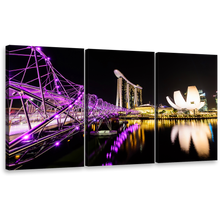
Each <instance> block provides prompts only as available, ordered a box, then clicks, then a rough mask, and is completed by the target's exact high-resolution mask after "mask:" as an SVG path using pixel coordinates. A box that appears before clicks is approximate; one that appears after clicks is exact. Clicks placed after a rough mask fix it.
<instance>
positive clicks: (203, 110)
mask: <svg viewBox="0 0 220 220" xmlns="http://www.w3.org/2000/svg"><path fill="white" fill-rule="evenodd" d="M198 92H199V96H200V101H201V102H205V104H204V106H203V107H202V108H200V109H199V111H200V112H206V111H208V103H207V99H206V94H205V93H204V92H203V90H198Z"/></svg>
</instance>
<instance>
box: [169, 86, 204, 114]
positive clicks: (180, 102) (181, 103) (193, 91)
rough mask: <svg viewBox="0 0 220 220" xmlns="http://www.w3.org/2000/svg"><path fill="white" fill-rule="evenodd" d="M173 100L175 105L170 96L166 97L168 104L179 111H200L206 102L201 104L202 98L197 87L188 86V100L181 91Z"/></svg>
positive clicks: (176, 92) (176, 93)
mask: <svg viewBox="0 0 220 220" xmlns="http://www.w3.org/2000/svg"><path fill="white" fill-rule="evenodd" d="M173 98H174V102H175V103H174V102H173V101H171V100H172V99H171V98H170V97H169V96H167V97H166V99H167V102H168V103H169V104H170V105H171V106H172V107H173V108H175V109H177V110H181V109H188V110H194V109H198V110H199V109H200V108H202V107H203V106H204V105H205V102H200V96H199V92H198V90H197V88H196V86H188V89H187V97H186V100H185V99H184V97H183V96H182V94H181V92H180V91H179V90H178V91H175V92H174V93H173Z"/></svg>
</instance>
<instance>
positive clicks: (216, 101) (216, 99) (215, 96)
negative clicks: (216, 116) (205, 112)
mask: <svg viewBox="0 0 220 220" xmlns="http://www.w3.org/2000/svg"><path fill="white" fill-rule="evenodd" d="M213 97H214V98H215V103H216V109H218V91H216V94H215V95H213Z"/></svg>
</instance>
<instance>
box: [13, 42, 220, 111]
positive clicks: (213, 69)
mask: <svg viewBox="0 0 220 220" xmlns="http://www.w3.org/2000/svg"><path fill="white" fill-rule="evenodd" d="M24 45H27V44H22V45H20V44H17V45H15V44H14V43H13V44H11V48H10V49H16V48H19V47H23V46H24ZM41 49H42V51H43V52H44V53H45V54H46V55H47V56H49V57H50V58H51V62H52V64H53V66H54V67H55V68H56V69H57V70H58V71H59V72H60V73H61V74H62V75H64V76H65V77H66V78H68V79H70V80H71V81H73V82H74V83H78V84H82V85H83V84H84V46H74V45H68V44H65V45H64V44H44V43H43V44H41ZM217 64H218V53H216V52H213V53H203V54H201V53H200V52H199V51H196V52H193V51H192V52H183V53H181V52H180V51H173V50H172V51H171V50H168V51H167V50H161V51H160V53H159V91H158V97H159V98H158V100H159V103H162V104H164V105H168V106H169V104H168V103H167V101H166V96H167V95H168V96H171V97H173V92H174V91H175V90H180V91H181V92H182V93H184V92H186V90H187V87H188V86H190V85H195V86H196V87H197V89H202V90H203V91H204V92H205V93H206V96H207V101H208V107H209V108H213V107H215V101H214V98H213V95H214V94H215V93H216V91H217V90H218V66H217ZM114 69H118V70H120V71H121V72H122V73H123V74H124V75H125V77H126V78H127V79H128V80H129V81H131V82H132V83H134V84H139V85H140V86H142V87H143V103H149V101H150V102H151V103H152V104H154V102H155V101H154V100H155V83H154V82H155V50H153V49H149V50H147V49H139V48H137V49H135V48H131V49H129V48H114V47H105V48H104V47H90V48H89V93H90V94H96V95H97V96H98V97H99V98H102V99H103V100H105V101H107V102H110V103H112V104H115V102H116V85H117V78H116V76H115V75H114V73H113V71H114Z"/></svg>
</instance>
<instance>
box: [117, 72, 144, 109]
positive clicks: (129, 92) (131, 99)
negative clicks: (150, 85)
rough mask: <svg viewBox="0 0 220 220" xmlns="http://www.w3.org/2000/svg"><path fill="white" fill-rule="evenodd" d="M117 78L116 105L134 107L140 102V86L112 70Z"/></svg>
mask: <svg viewBox="0 0 220 220" xmlns="http://www.w3.org/2000/svg"><path fill="white" fill-rule="evenodd" d="M114 74H115V75H116V77H117V78H118V79H117V96H116V106H119V107H123V108H128V109H130V108H135V107H137V106H140V105H141V104H142V87H141V86H139V85H134V84H133V83H131V82H130V81H129V80H127V79H126V78H125V76H124V75H123V74H122V73H121V72H120V71H119V70H114Z"/></svg>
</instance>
